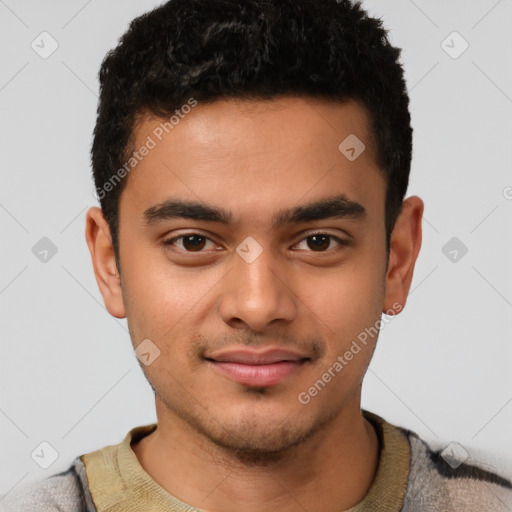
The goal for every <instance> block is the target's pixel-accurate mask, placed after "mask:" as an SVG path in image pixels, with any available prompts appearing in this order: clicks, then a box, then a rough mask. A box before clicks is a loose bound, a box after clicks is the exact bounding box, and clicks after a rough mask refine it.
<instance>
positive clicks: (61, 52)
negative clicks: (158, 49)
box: [0, 0, 512, 493]
mask: <svg viewBox="0 0 512 512" xmlns="http://www.w3.org/2000/svg"><path fill="white" fill-rule="evenodd" d="M156 5H157V2H155V1H151V0H149V1H148V0H146V1H144V0H139V1H136V2H135V1H133V0H131V1H126V0H122V1H121V0H116V1H112V0H110V1H108V2H100V1H99V0H89V1H88V2H87V1H84V0H72V1H67V2H58V1H49V0H47V1H45V2H41V1H35V0H32V1H28V0H24V1H20V0H0V52H1V65H0V110H1V113H0V116H1V124H0V130H1V132H0V158H1V167H0V169H1V180H2V186H1V190H0V221H1V226H2V243H3V245H2V247H3V248H2V256H3V258H2V263H1V265H0V308H1V309H0V310H1V350H2V352H1V354H2V355H1V358H0V364H1V367H0V371H1V374H0V375H1V382H0V384H1V398H0V429H1V432H2V435H1V437H0V443H1V444H0V449H1V454H0V460H1V461H2V464H1V469H0V493H6V492H9V491H10V490H12V489H13V488H16V487H18V486H20V485H22V484H23V483H28V482H30V481H32V480H35V479H39V478H42V477H43V476H47V475H49V474H52V473H55V472H57V471H60V470H62V469H64V468H66V467H67V466H68V465H69V463H70V462H71V460H72V458H73V457H75V456H77V455H79V454H82V453H85V452H88V451H92V450H95V449H97V448H100V447H102V446H105V445H107V444H112V443H118V442H120V441H121V439H122V438H123V437H124V435H125V434H126V432H127V431H128V430H129V429H130V428H132V427H134V426H136V425H142V424H147V423H150V422H153V421H155V414H154V405H153V395H152V392H151V389H150V387H149V385H148V384H147V383H146V381H145V379H144V377H143V375H142V372H141V370H140V368H139V366H138V363H137V361H136V359H135V357H134V355H133V352H132V349H131V343H130V340H129V336H128V332H127V328H126V322H125V321H118V320H116V319H114V318H113V317H111V316H110V315H109V314H108V313H107V311H106V310H105V308H104V306H103V302H102V298H101V295H100V293H99V291H98V289H97V286H96V282H95V280H94V276H93V272H92V266H91V263H90V257H89V253H88V250H87V246H86V243H85V238H84V214H85V210H86V209H87V208H88V207H89V206H92V205H94V204H96V201H95V198H94V196H93V184H92V179H91V176H90V163H89V149H90V144H91V140H92V139H91V137H92V130H93V126H94V121H95V114H96V104H97V91H98V82H97V73H98V70H99V66H100V63H101V60H102V59H103V57H104V55H105V53H106V52H107V51H108V50H109V49H111V48H112V47H114V46H115V45H116V42H117V39H118V38H119V37H120V36H121V34H122V33H123V32H124V31H125V30H126V28H127V25H128V23H129V21H130V20H132V19H133V18H134V17H135V16H136V15H139V14H141V13H143V12H145V11H146V10H148V9H150V8H152V7H155V6H156ZM364 5H365V6H366V8H367V9H369V11H370V12H371V13H372V14H373V15H376V16H378V17H382V18H383V21H384V23H385V25H386V27H388V28H389V29H390V31H391V40H392V42H393V44H395V45H398V46H400V47H402V48H404V50H403V53H402V59H403V62H404V65H405V70H406V78H407V82H408V88H409V91H410V98H411V113H412V118H413V127H414V160H413V166H412V175H411V183H410V188H409V191H408V195H412V194H417V195H419V196H420V197H421V198H422V199H423V200H424V201H425V204H426V207H425V220H424V224H423V230H424V231H423V236H424V239H423V247H422V250H421V253H420V256H419V259H418V263H417V266H416V271H415V274H414V280H413V284H412V291H411V294H410V296H409V300H408V303H407V306H406V309H405V310H404V312H403V313H402V314H400V315H399V316H398V317H396V318H394V319H393V321H392V322H391V323H390V324H388V325H386V326H385V327H384V329H383V330H382V333H381V336H380V340H379V344H378V348H377V351H376V353H375V357H374V359H373V361H372V363H371V366H370V369H369V371H368V374H367V377H366V382H365V386H364V398H363V406H364V407H366V408H368V409H370V410H372V411H374V412H376V413H377V414H380V415H382V416H383V417H384V418H386V419H387V420H388V421H391V422H394V423H397V424H400V425H404V426H407V427H408V428H410V429H412V430H414V431H416V432H417V433H418V434H420V435H421V436H423V437H425V438H427V439H429V440H432V441H433V442H434V443H438V444H439V445H446V444H447V443H448V442H450V441H458V442H459V443H461V445H462V446H464V448H465V449H466V450H467V451H468V452H469V454H470V458H471V457H475V456H476V455H475V454H477V453H479V451H482V450H483V451H485V452H486V453H488V454H491V455H495V456H499V457H510V454H512V441H511V437H510V432H511V431H512V429H511V426H512V372H511V371H510V368H511V362H512V343H511V340H512V321H511V320H512V271H511V270H510V262H511V261H512V229H511V226H512V171H511V169H512V167H511V164H512V154H511V151H512V150H511V148H512V144H511V140H512V123H511V121H510V117H511V115H512V62H511V57H510V55H511V49H512V32H511V31H510V21H511V20H512V2H511V1H510V0H508V1H507V0H503V1H496V0H479V1H467V0H465V1H462V0H459V1H454V0H450V1H449V2H448V1H446V0H443V1H441V0H437V1H426V0H416V1H415V2H413V1H408V0H386V1H383V0H371V1H366V2H364ZM43 31H47V32H49V33H50V34H51V36H52V37H53V38H54V39H55V40H56V41H57V42H58V44H59V47H58V49H57V50H56V51H55V52H54V53H53V54H52V55H51V56H50V57H48V58H47V59H42V58H41V57H40V56H39V55H38V54H37V53H36V52H35V51H34V50H33V49H32V48H31V42H32V41H33V40H36V42H37V41H39V40H40V38H39V39H38V36H39V34H40V33H41V32H43ZM453 31H457V32H458V33H460V35H461V36H462V37H463V38H464V39H465V40H466V41H467V42H468V43H469V48H468V49H467V50H466V51H465V52H464V53H463V54H462V55H460V56H459V57H458V58H452V57H451V56H450V55H448V53H446V51H445V50H444V49H443V47H442V46H441V45H442V41H443V40H445V39H446V38H447V36H449V35H450V34H451V33H452V32H453ZM39 44H41V43H39ZM461 44H463V42H462V41H461V40H460V39H457V36H455V39H454V36H451V37H450V38H448V40H447V42H446V43H445V46H446V45H448V46H449V47H451V48H448V49H449V51H450V52H451V53H452V55H453V54H454V53H458V52H459V51H460V49H461V48H463V47H462V46H461ZM46 48H48V46H46ZM507 187H508V188H507ZM454 236H455V237H457V238H458V239H459V240H460V241H462V242H463V243H464V244H465V245H466V246H467V248H468V252H467V254H465V255H464V256H463V257H461V258H460V259H459V260H458V261H457V262H453V261H450V259H449V258H448V257H446V256H445V255H444V254H443V252H442V248H443V246H444V245H445V244H446V243H447V242H448V241H449V240H450V239H451V238H452V237H454ZM42 237H48V238H49V239H50V240H52V242H53V243H54V244H55V245H56V246H57V248H58V252H57V254H56V255H55V256H54V257H53V258H51V259H50V260H49V261H48V262H46V263H43V262H41V261H39V259H37V258H36V257H35V255H34V254H33V253H32V247H33V246H34V245H35V244H36V243H37V242H38V241H39V240H40V239H41V238H42ZM459 255H460V253H459ZM42 441H46V442H48V443H50V444H51V445H52V446H53V447H54V448H55V449H56V450H57V452H58V453H59V457H58V458H57V460H56V461H55V462H54V463H53V464H52V465H51V466H50V467H49V468H48V469H41V468H40V467H39V466H38V465H37V464H36V463H35V462H34V461H33V460H32V458H31V453H32V451H33V450H34V449H35V448H36V447H38V446H39V444H40V443H41V442H42Z"/></svg>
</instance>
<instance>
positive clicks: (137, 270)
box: [122, 246, 222, 344]
mask: <svg viewBox="0 0 512 512" xmlns="http://www.w3.org/2000/svg"><path fill="white" fill-rule="evenodd" d="M122 261H123V260H122ZM122 266H123V281H124V283H123V297H124V301H125V306H126V309H127V317H128V322H129V325H130V331H131V332H132V333H133V334H134V335H135V336H133V337H136V340H135V341H134V343H136V342H137V340H139V338H141V337H142V339H144V338H150V339H155V340H160V343H162V344H164V343H165V342H166V341H167V340H168V339H179V338H181V337H182V334H181V333H182V332H183V330H184V329H185V328H186V326H188V325H189V324H190V322H191V319H193V323H194V325H195V326H196V327H197V325H198V322H200V321H201V319H202V317H201V318H198V315H204V314H205V313H204V304H205V301H206V302H207V301H208V297H209V295H210V294H211V292H212V291H213V290H214V289H215V286H216V284H217V283H218V282H219V280H220V279H221V278H222V272H221V271H220V269H219V270H216V269H210V270H208V269H198V268H179V267H177V266H175V265H173V264H172V263H171V262H170V261H168V260H167V259H166V258H165V254H164V253H163V251H162V253H159V251H156V250H155V249H154V248H151V249H145V250H144V248H142V247H140V246H139V247H138V248H137V249H136V250H134V251H133V252H132V253H130V255H129V256H128V257H125V259H124V261H123V263H122ZM177 330H179V331H177ZM177 333H179V335H177Z"/></svg>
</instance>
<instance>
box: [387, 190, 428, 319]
mask: <svg viewBox="0 0 512 512" xmlns="http://www.w3.org/2000/svg"><path fill="white" fill-rule="evenodd" d="M424 206H425V205H424V204H423V201H422V200H421V199H420V198H419V197H418V196H411V197H408V198H407V199H405V200H404V201H403V203H402V210H401V212H400V215H399V216H398V217H397V220H396V223H395V227H394V229H393V232H392V233H391V240H390V250H389V259H388V269H387V272H386V295H385V299H384V311H383V312H388V314H389V311H393V310H394V311H396V312H397V313H396V314H398V313H399V312H400V311H402V309H403V308H404V307H405V303H406V301H407V295H408V294H409V288H410V287H411V282H412V275H413V272H414V265H415V264H416V258H417V257H418V253H419V252H420V247H421V221H422V217H423V209H424ZM398 305H399V306H398Z"/></svg>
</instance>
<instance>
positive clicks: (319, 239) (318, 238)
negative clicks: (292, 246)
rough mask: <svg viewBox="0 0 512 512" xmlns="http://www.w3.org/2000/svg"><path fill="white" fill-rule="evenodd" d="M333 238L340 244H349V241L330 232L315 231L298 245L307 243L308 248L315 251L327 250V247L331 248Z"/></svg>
mask: <svg viewBox="0 0 512 512" xmlns="http://www.w3.org/2000/svg"><path fill="white" fill-rule="evenodd" d="M331 240H335V241H336V243H337V244H338V246H340V245H348V244H349V243H348V241H346V240H343V239H341V238H338V237H337V236H334V235H329V234H328V233H313V234H312V235H308V236H306V237H305V238H303V239H302V240H301V241H300V242H299V243H298V244H297V245H298V246H300V245H301V244H304V243H306V244H307V246H308V248H309V249H311V250H312V251H314V252H325V250H326V249H329V247H330V245H331Z"/></svg>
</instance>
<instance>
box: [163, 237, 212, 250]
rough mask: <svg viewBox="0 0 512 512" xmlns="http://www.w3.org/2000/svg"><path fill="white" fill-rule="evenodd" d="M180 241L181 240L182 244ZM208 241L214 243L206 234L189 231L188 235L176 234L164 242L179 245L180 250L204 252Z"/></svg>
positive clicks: (168, 244)
mask: <svg viewBox="0 0 512 512" xmlns="http://www.w3.org/2000/svg"><path fill="white" fill-rule="evenodd" d="M179 242H181V244H180V243H179ZM208 242H209V243H211V244H213V242H212V241H211V240H210V239H209V238H208V237H206V236H203V235H201V234H199V233H188V234H186V235H181V236H176V237H174V238H171V239H170V240H165V241H164V242H163V244H164V245H166V246H172V247H178V249H179V251H178V252H204V251H203V249H204V247H205V246H206V244H207V243H208ZM213 245H215V244H213ZM180 246H181V247H180Z"/></svg>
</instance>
